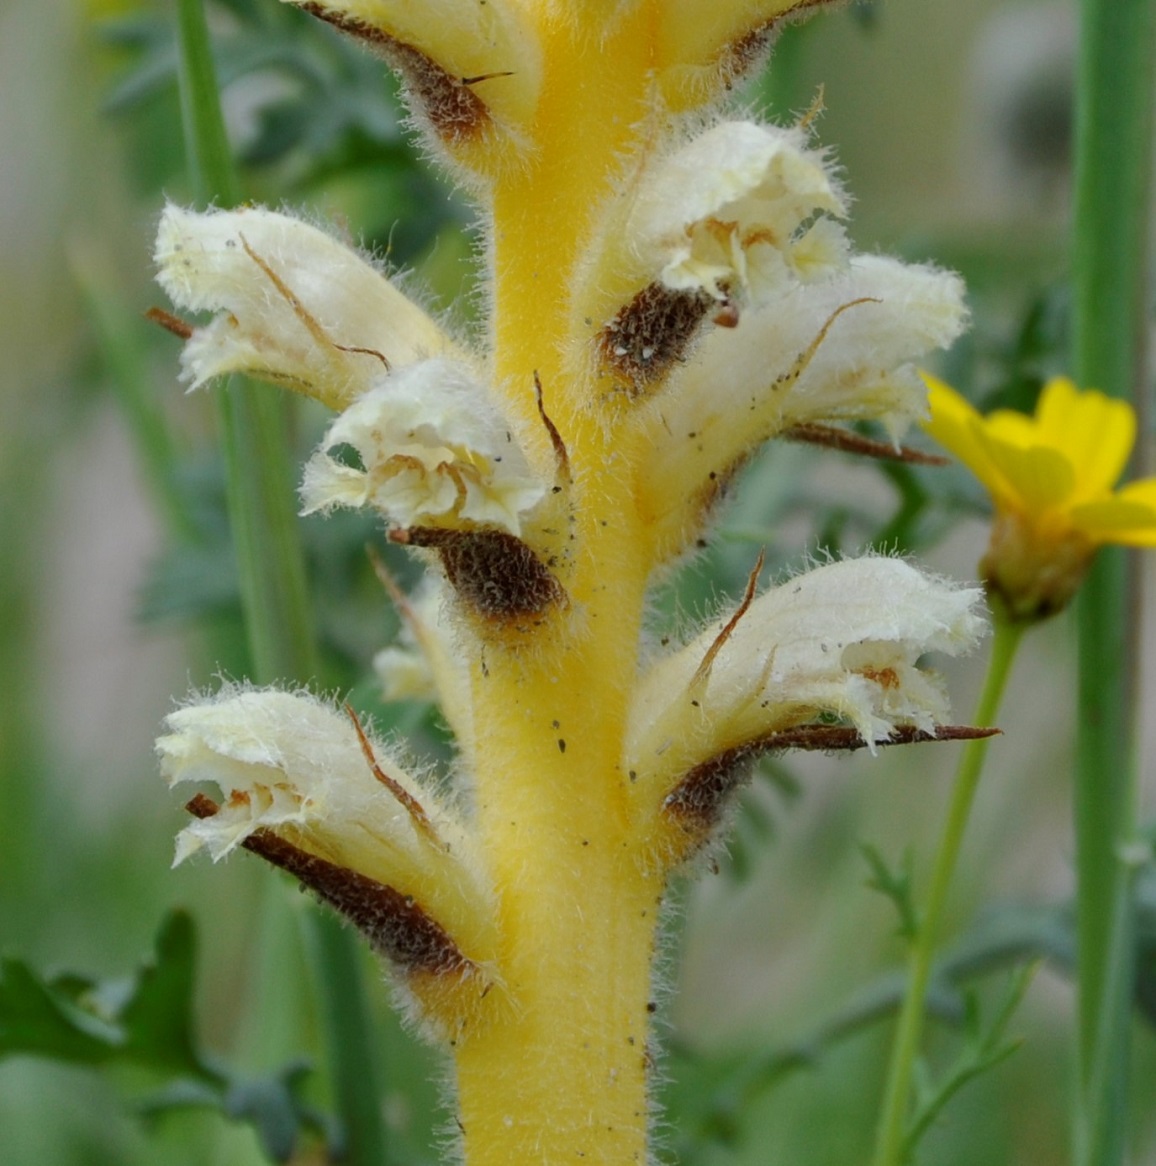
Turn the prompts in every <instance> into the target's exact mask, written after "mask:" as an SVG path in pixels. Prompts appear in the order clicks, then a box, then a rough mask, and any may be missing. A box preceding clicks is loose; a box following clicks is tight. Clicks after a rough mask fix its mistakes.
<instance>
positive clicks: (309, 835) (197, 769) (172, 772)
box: [157, 687, 489, 936]
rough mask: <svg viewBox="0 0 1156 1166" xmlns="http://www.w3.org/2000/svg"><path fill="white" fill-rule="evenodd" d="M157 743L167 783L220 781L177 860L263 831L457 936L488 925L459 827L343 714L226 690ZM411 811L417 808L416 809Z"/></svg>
mask: <svg viewBox="0 0 1156 1166" xmlns="http://www.w3.org/2000/svg"><path fill="white" fill-rule="evenodd" d="M165 726H166V728H167V730H168V732H167V733H166V735H164V736H162V737H160V738H159V739H158V741H157V752H158V753H159V755H160V762H161V772H162V773H163V774H164V776H165V777H166V778H167V779H168V782H169V784H170V785H178V784H185V783H198V784H199V783H205V782H212V783H214V784H216V785H217V786H218V787H219V788H220V790H221V795H222V801H221V804H220V808H219V810H218V811H217V813H216V814H214V815H213V816H211V817H206V818H200V819H196V820H194V821H192V822H191V823H190V824H189V825H188V826H186V827H185V828H184V830H182V831H181V833H180V834H179V835H178V838H177V849H176V858H175V860H174V865H176V864H177V863H179V862H183V861H184V860H185V859H186V858H188V857H189V856H190V855H192V854H195V853H196V852H197V851H199V850H201V849H206V850H208V852H209V854H210V855H212V857H213V859H214V861H217V860H220V859H222V858H224V857H225V856H226V855H228V854H230V853H231V852H232V851H233V850H235V849H236V848H237V847H238V846H240V845H241V844H242V843H243V842H244V841H245V840H246V839H247V838H249V837H251V836H252V835H253V834H254V833H256V832H257V831H259V830H268V831H272V832H273V833H275V834H277V835H278V836H279V837H281V838H283V839H284V840H285V841H287V842H289V843H291V844H292V845H294V846H296V847H298V848H300V849H302V850H304V851H306V852H307V853H309V854H313V855H316V856H318V857H320V858H323V859H325V860H326V861H328V862H330V863H334V864H336V865H337V866H339V867H343V868H345V869H347V870H351V871H354V872H356V873H357V874H360V875H363V876H365V877H366V878H369V879H372V880H374V881H376V882H378V883H381V884H382V885H384V886H388V887H392V888H393V889H395V890H398V891H401V892H403V893H414V892H415V891H418V890H420V893H421V900H422V904H423V907H425V908H426V909H427V910H428V911H429V912H430V914H432V915H434V916H435V917H436V918H437V919H438V920H439V921H440V922H441V923H442V925H443V926H446V927H448V928H450V929H451V930H452V931H453V932H454V934H456V935H460V934H462V929H463V928H464V929H465V934H466V935H467V936H472V935H474V934H476V933H477V929H478V927H479V926H480V924H481V922H482V921H483V920H485V919H488V918H489V910H488V906H487V904H488V892H487V891H486V889H485V882H484V879H483V878H482V877H481V874H480V871H481V865H480V863H479V862H478V860H477V859H476V857H475V856H474V855H473V848H472V844H471V840H470V837H469V835H468V834H467V832H466V830H465V829H464V827H463V825H462V823H461V822H460V821H459V820H458V818H457V817H456V815H455V814H453V813H451V812H450V811H449V810H448V809H447V808H446V807H445V806H444V805H443V804H441V802H440V801H439V799H437V798H436V797H435V795H434V794H433V793H432V792H431V791H430V790H428V789H424V788H423V787H422V785H421V784H420V783H419V782H417V781H416V780H415V779H414V778H413V776H412V775H411V774H409V773H407V772H406V770H405V768H404V767H403V766H402V765H401V764H400V762H399V761H398V760H397V758H396V757H393V756H391V755H390V753H389V752H388V751H387V750H386V749H385V748H383V747H382V746H381V745H380V743H377V742H370V741H369V739H368V738H367V743H368V747H369V748H370V749H372V751H373V754H374V757H375V761H376V764H377V766H378V768H379V769H380V770H381V771H382V773H383V774H385V775H386V777H387V779H388V781H389V782H391V783H392V786H387V784H385V782H383V780H382V779H381V778H380V777H378V776H376V775H375V773H374V771H373V768H372V767H371V764H370V760H369V758H367V756H366V754H365V752H364V749H363V746H362V744H361V741H360V739H359V736H358V730H357V728H356V727H355V725H354V723H353V721H352V720H351V719H350V717H349V716H348V715H346V714H345V713H343V712H340V711H338V710H337V709H335V708H333V707H332V706H331V705H328V704H326V703H325V702H323V701H321V700H318V699H317V698H316V697H313V696H309V695H307V694H304V693H288V692H281V691H278V690H276V689H252V688H235V687H227V688H225V689H223V690H222V691H221V692H220V693H219V694H218V695H217V696H215V697H213V698H211V699H209V700H206V701H202V702H198V703H195V704H189V705H187V706H185V707H184V708H180V709H178V710H177V711H176V712H173V713H170V714H169V716H168V717H167V718H166V721H165ZM415 807H417V809H416V810H415ZM431 874H432V877H431Z"/></svg>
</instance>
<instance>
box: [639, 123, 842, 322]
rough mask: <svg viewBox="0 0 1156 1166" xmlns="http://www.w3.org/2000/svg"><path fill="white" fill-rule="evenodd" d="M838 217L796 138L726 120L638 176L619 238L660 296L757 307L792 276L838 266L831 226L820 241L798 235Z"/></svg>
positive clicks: (837, 201) (814, 158)
mask: <svg viewBox="0 0 1156 1166" xmlns="http://www.w3.org/2000/svg"><path fill="white" fill-rule="evenodd" d="M845 210H846V206H845V202H844V200H843V197H842V195H841V193H840V192H839V190H838V188H837V186H836V185H835V182H834V180H833V179H832V178H831V176H830V174H829V172H828V169H827V167H826V163H825V161H824V158H823V155H822V154H821V153H820V152H818V151H815V150H809V149H807V148H806V145H805V135H804V133H803V131H802V130H799V129H782V128H778V127H770V126H761V125H756V124H755V123H753V122H724V123H722V124H721V125H717V126H715V127H714V128H713V129H710V130H707V131H706V132H705V133H703V134H701V135H700V136H698V137H697V138H695V139H693V140H692V141H691V142H689V143H688V144H687V145H685V146H683V147H682V148H681V149H680V150H677V151H676V152H675V153H674V154H672V155H671V156H670V157H668V158H666V159H665V160H664V161H662V162H660V163H659V164H658V165H657V166H656V167H655V168H654V169H653V171H651V172H650V173H649V174H648V175H646V176H645V178H644V179H643V184H642V187H641V189H640V192H639V194H638V197H637V199H636V201H635V204H634V206H633V208H632V211H631V214H630V218H629V221H628V224H627V233H628V235H629V236H630V238H631V239H632V240H633V241H634V245H635V247H636V248H637V250H638V253H639V255H640V256H641V257H642V258H643V261H644V262H645V263H646V264H647V265H648V266H649V267H650V268H651V269H652V274H651V278H657V279H659V280H660V281H661V282H662V284H663V285H664V286H666V287H667V288H670V289H672V290H698V291H702V292H705V293H706V294H708V295H710V296H712V297H714V298H715V299H717V300H724V299H727V298H729V297H732V296H739V297H742V298H745V299H749V300H750V301H751V302H754V303H759V302H765V300H766V299H767V298H768V297H769V296H770V295H771V294H773V292H774V291H775V290H776V289H778V288H780V287H782V286H784V285H785V284H786V283H787V282H788V281H789V280H790V279H791V278H792V276H794V277H796V278H798V277H800V276H806V277H807V278H816V277H818V276H819V275H821V274H829V273H830V272H831V271H833V270H836V269H837V268H838V267H839V266H841V265H842V264H843V263H844V262H845V260H846V245H845V243H844V242H843V240H842V234H841V231H839V229H838V228H837V227H836V226H835V225H834V224H830V225H828V226H827V227H825V228H824V230H823V232H822V233H821V234H820V235H815V234H814V233H813V231H809V230H806V229H804V224H805V223H806V222H807V220H809V219H810V218H811V217H812V216H813V215H815V214H816V213H819V212H825V213H828V214H835V215H842V214H844V213H845ZM820 241H821V243H822V245H821V246H819V245H818V244H819V243H820Z"/></svg>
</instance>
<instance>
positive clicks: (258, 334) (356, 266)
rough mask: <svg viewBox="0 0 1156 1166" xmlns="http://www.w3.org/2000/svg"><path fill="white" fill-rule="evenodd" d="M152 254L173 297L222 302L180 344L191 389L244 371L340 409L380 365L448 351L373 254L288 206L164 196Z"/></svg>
mask: <svg viewBox="0 0 1156 1166" xmlns="http://www.w3.org/2000/svg"><path fill="white" fill-rule="evenodd" d="M154 257H155V260H156V264H157V281H158V282H159V283H160V285H161V287H163V288H164V289H165V291H166V292H167V293H168V294H169V296H170V298H171V299H172V301H173V303H174V304H176V306H177V307H178V308H184V309H186V310H188V311H192V312H202V311H212V312H217V313H219V314H218V315H217V316H216V317H215V318H214V319H213V320H212V321H211V322H210V323H209V324H207V325H206V326H204V327H203V328H196V329H193V330H192V334H191V336H190V337H189V340H188V343H187V344H186V345H185V348H184V351H183V353H182V355H181V373H182V379H184V380H186V381H188V382H189V386H190V388H194V389H195V388H198V387H199V386H201V385H203V384H205V383H206V382H208V381H211V380H213V379H214V378H215V377H219V376H224V375H226V374H228V373H234V372H241V373H247V374H249V375H250V376H255V377H258V378H259V379H261V380H267V381H273V382H275V383H277V384H281V385H284V386H286V387H287V388H291V389H295V390H297V391H298V392H302V393H305V394H306V395H307V396H311V397H314V398H316V399H317V400H319V401H321V402H322V403H323V404H325V405H328V406H330V407H331V408H335V409H338V408H342V407H344V406H345V405H348V404H350V403H351V402H352V401H354V400H356V399H357V397H359V396H360V395H361V394H362V393H364V392H365V391H366V390H367V389H368V388H369V387H370V385H371V384H372V383H373V382H374V379H375V378H376V377H378V376H379V375H380V374H381V372H382V371H383V369H388V368H389V367H390V366H391V365H405V364H410V363H413V362H414V361H417V360H420V359H422V358H423V357H427V356H437V355H442V354H452V353H453V352H454V350H455V346H454V344H453V342H452V341H451V340H450V338H449V337H448V336H446V335H445V333H443V332H442V330H441V329H440V328H439V327H438V326H437V324H435V323H434V322H433V320H431V319H430V318H429V317H428V316H427V315H426V313H425V312H424V311H422V309H421V308H419V307H418V306H417V305H416V304H414V303H413V302H412V301H411V300H410V299H409V298H408V297H406V296H405V295H403V294H402V293H401V292H400V291H398V290H397V288H395V287H394V286H393V284H391V283H390V282H389V280H388V279H386V278H385V276H383V275H382V274H381V272H380V271H378V269H377V268H376V267H375V266H374V265H373V264H372V263H370V262H368V261H367V260H365V259H363V258H362V257H361V256H360V255H358V254H357V253H356V252H354V251H352V250H351V249H350V248H348V247H346V246H345V245H344V244H343V243H339V242H338V241H337V240H336V239H334V238H332V237H331V236H330V235H329V234H327V233H326V232H325V231H322V230H320V229H319V228H317V227H313V226H310V225H309V224H308V223H305V222H302V221H301V220H300V219H295V218H293V217H291V216H290V215H283V214H278V213H276V212H274V211H268V210H264V209H262V208H260V207H251V208H246V209H243V210H236V211H223V210H216V211H210V212H209V213H207V214H196V213H194V212H192V211H186V210H182V209H181V208H180V207H176V206H173V205H171V204H170V205H169V206H167V207H166V208H165V212H164V214H163V215H162V216H161V223H160V228H159V230H158V232H157V243H156V251H155V256H154Z"/></svg>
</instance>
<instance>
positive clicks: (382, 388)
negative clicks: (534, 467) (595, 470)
mask: <svg viewBox="0 0 1156 1166" xmlns="http://www.w3.org/2000/svg"><path fill="white" fill-rule="evenodd" d="M341 445H348V446H352V447H353V448H354V449H355V450H356V451H357V453H358V455H359V457H360V458H361V463H362V465H361V468H357V467H352V466H348V465H343V464H342V463H340V462H338V461H337V460H335V459H334V458H333V457H332V456H331V453H332V451H334V450H335V449H336V448H337V447H338V446H341ZM545 493H546V486H545V484H544V483H543V482H541V481H540V480H539V479H538V478H537V477H536V476H535V475H534V474H533V472H532V471H531V469H530V467H529V465H528V463H527V461H526V459H525V456H524V454H523V453H522V451H521V448H520V447H519V445H518V443H517V442H516V441H515V439H514V436H513V433H512V431H511V429H510V427H509V426H508V425H507V423H506V421H505V419H504V417H503V416H502V414H501V412H500V411H499V410H498V408H497V406H496V404H494V403H493V402H492V401H491V400H490V398H489V396H488V395H487V393H486V390H485V389H484V388H483V386H481V385H479V384H478V383H477V382H476V381H475V380H474V379H473V376H472V374H471V372H470V370H469V369H468V368H466V367H465V366H464V365H461V364H459V363H457V362H454V361H449V360H443V359H437V360H428V361H423V362H421V363H420V364H417V365H413V366H411V367H410V368H408V369H404V370H402V371H400V372H398V373H395V374H393V375H392V376H390V377H388V378H384V379H380V380H378V382H377V383H376V384H375V385H374V387H373V388H372V389H370V390H369V391H367V392H366V393H364V394H363V395H362V396H361V397H360V398H359V399H358V400H357V401H356V402H354V404H353V405H351V406H350V407H349V408H348V409H347V410H346V411H345V412H344V413H343V414H342V415H341V416H340V417H338V418H337V420H336V421H335V422H334V423H333V425H332V426H331V427H330V429H329V432H328V433H327V434H326V436H325V440H324V441H323V442H322V445H321V448H320V450H319V451H318V452H317V454H315V455H314V457H313V459H312V460H311V461H310V462H309V464H308V465H307V466H306V468H305V480H304V483H303V485H302V489H301V495H302V499H303V501H304V503H305V512H306V513H311V512H313V511H316V510H326V509H329V508H330V507H333V506H338V505H344V506H365V505H370V506H374V507H376V508H377V509H379V510H381V511H382V512H383V513H385V514H386V515H387V516H388V517H389V519H390V520H391V522H393V523H395V524H396V525H397V526H398V527H400V528H403V529H405V528H410V527H414V526H418V525H421V524H423V523H424V524H440V523H446V524H448V525H450V526H453V527H457V526H461V525H463V524H471V525H482V526H496V527H499V528H500V529H502V530H505V531H508V532H510V533H511V534H514V535H517V534H519V533H520V527H521V515H522V514H524V513H525V512H526V511H527V510H529V509H531V508H532V507H533V506H535V505H536V504H537V503H538V501H539V500H540V499H541V498H542V497H543V496H544V495H545Z"/></svg>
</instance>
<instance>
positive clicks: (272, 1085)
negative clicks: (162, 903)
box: [0, 911, 341, 1162]
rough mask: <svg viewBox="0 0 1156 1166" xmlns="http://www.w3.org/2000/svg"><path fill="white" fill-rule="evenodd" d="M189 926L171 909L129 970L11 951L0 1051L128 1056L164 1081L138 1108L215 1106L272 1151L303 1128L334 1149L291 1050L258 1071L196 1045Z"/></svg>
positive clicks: (76, 1057)
mask: <svg viewBox="0 0 1156 1166" xmlns="http://www.w3.org/2000/svg"><path fill="white" fill-rule="evenodd" d="M195 974H196V933H195V929H194V926H193V921H192V919H191V917H190V916H189V915H188V914H187V913H186V912H184V911H172V912H170V913H169V914H168V915H167V916H166V917H165V918H164V920H163V921H162V922H161V926H160V928H159V930H158V932H157V938H156V949H155V954H154V955H153V957H152V958H151V959H149V960H148V961H147V962H145V963H144V964H142V965H141V967H140V968H139V969H138V970H137V971H136V972H135V974H133V975H132V976H129V977H125V978H121V979H111V980H106V981H94V980H91V979H89V978H87V977H85V976H81V975H77V974H74V973H67V974H63V975H60V976H55V977H46V976H42V975H40V974H38V973H37V972H35V971H33V970H32V969H31V968H29V967H28V965H27V964H25V963H23V962H22V961H20V960H16V959H8V960H4V961H3V962H2V963H0V1057H4V1056H15V1055H18V1054H24V1055H29V1056H39V1057H46V1058H48V1059H50V1060H55V1061H63V1062H65V1063H68V1064H74V1065H88V1066H91V1067H93V1068H95V1067H99V1066H111V1065H124V1064H131V1065H133V1066H135V1067H136V1068H138V1069H144V1070H146V1071H148V1072H149V1073H151V1074H153V1075H154V1076H155V1077H156V1078H158V1079H160V1080H161V1081H162V1082H163V1083H162V1084H161V1086H160V1088H159V1089H158V1090H157V1091H156V1092H155V1093H153V1094H152V1095H151V1096H150V1097H149V1098H148V1099H147V1100H146V1101H144V1102H143V1103H141V1104H140V1105H139V1106H138V1109H139V1112H141V1113H142V1114H144V1115H147V1116H157V1115H160V1114H162V1113H164V1112H166V1111H169V1110H173V1109H187V1108H190V1107H196V1108H208V1109H212V1110H215V1111H216V1112H218V1113H220V1114H222V1115H223V1116H225V1117H227V1118H229V1119H230V1120H233V1121H239V1122H244V1123H246V1124H248V1125H251V1126H253V1127H254V1129H255V1130H256V1132H257V1135H258V1137H259V1139H260V1141H261V1145H262V1147H263V1149H264V1150H265V1153H266V1154H267V1155H268V1156H269V1158H270V1159H271V1160H272V1161H275V1162H285V1161H288V1160H289V1158H290V1157H292V1155H293V1154H294V1152H295V1150H296V1148H297V1145H298V1143H299V1141H300V1139H301V1136H302V1134H303V1133H306V1132H308V1133H310V1134H313V1135H316V1136H318V1137H320V1138H322V1139H323V1140H324V1141H325V1142H326V1144H327V1145H328V1147H329V1149H330V1151H331V1152H332V1153H333V1154H337V1153H338V1152H339V1150H340V1144H341V1137H340V1134H339V1131H338V1130H337V1129H336V1128H335V1127H334V1125H333V1124H332V1123H331V1122H330V1121H329V1120H328V1119H327V1118H326V1117H325V1115H323V1114H321V1113H319V1112H318V1111H317V1110H315V1109H314V1108H312V1107H311V1106H309V1105H308V1104H307V1103H306V1102H305V1101H304V1100H303V1098H302V1096H301V1088H302V1085H303V1084H304V1081H305V1078H306V1076H307V1075H308V1073H309V1067H308V1065H307V1063H306V1062H304V1061H301V1060H296V1061H293V1062H291V1063H290V1064H289V1065H287V1066H285V1067H284V1068H282V1069H280V1070H278V1071H277V1072H275V1073H273V1074H271V1075H269V1076H268V1077H263V1078H248V1077H241V1076H238V1075H235V1074H233V1073H231V1072H230V1071H229V1070H227V1069H224V1068H222V1067H221V1066H219V1065H217V1064H216V1063H214V1062H212V1061H211V1060H210V1059H209V1058H207V1057H206V1056H204V1055H203V1054H202V1053H201V1052H200V1050H199V1049H198V1046H197V1040H196V1034H195V1026H194V1014H193V1000H194V995H195Z"/></svg>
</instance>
